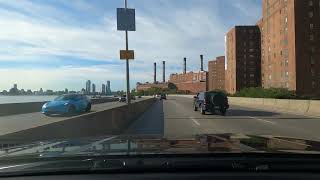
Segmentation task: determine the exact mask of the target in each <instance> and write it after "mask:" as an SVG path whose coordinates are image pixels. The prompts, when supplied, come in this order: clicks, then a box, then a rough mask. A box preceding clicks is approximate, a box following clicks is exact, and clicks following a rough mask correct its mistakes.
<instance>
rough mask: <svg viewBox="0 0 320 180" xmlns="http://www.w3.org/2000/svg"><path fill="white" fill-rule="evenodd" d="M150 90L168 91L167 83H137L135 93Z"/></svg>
mask: <svg viewBox="0 0 320 180" xmlns="http://www.w3.org/2000/svg"><path fill="white" fill-rule="evenodd" d="M150 88H160V89H168V88H169V83H166V82H165V83H137V87H136V89H137V91H146V90H148V89H150Z"/></svg>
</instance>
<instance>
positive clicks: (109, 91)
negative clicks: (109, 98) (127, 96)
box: [106, 81, 111, 95]
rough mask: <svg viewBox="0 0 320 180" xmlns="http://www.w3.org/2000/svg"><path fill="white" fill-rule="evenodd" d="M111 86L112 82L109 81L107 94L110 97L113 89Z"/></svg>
mask: <svg viewBox="0 0 320 180" xmlns="http://www.w3.org/2000/svg"><path fill="white" fill-rule="evenodd" d="M110 86H111V85H110V81H107V87H106V88H107V90H106V93H107V94H108V95H111V87H110Z"/></svg>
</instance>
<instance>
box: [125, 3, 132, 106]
mask: <svg viewBox="0 0 320 180" xmlns="http://www.w3.org/2000/svg"><path fill="white" fill-rule="evenodd" d="M124 8H125V10H127V8H128V1H127V0H124ZM128 50H129V42H128V30H126V51H128ZM126 80H127V104H130V103H131V96H130V76H129V59H126Z"/></svg>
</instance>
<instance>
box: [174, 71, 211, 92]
mask: <svg viewBox="0 0 320 180" xmlns="http://www.w3.org/2000/svg"><path fill="white" fill-rule="evenodd" d="M169 82H170V83H173V84H175V85H176V87H177V89H178V91H183V92H186V93H192V94H195V93H197V92H199V91H206V90H207V89H208V88H207V72H206V71H200V72H186V73H182V74H171V75H170V79H169Z"/></svg>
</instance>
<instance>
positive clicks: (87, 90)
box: [86, 80, 91, 94]
mask: <svg viewBox="0 0 320 180" xmlns="http://www.w3.org/2000/svg"><path fill="white" fill-rule="evenodd" d="M90 92H91V81H90V80H88V81H87V82H86V93H88V94H89V93H90Z"/></svg>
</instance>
